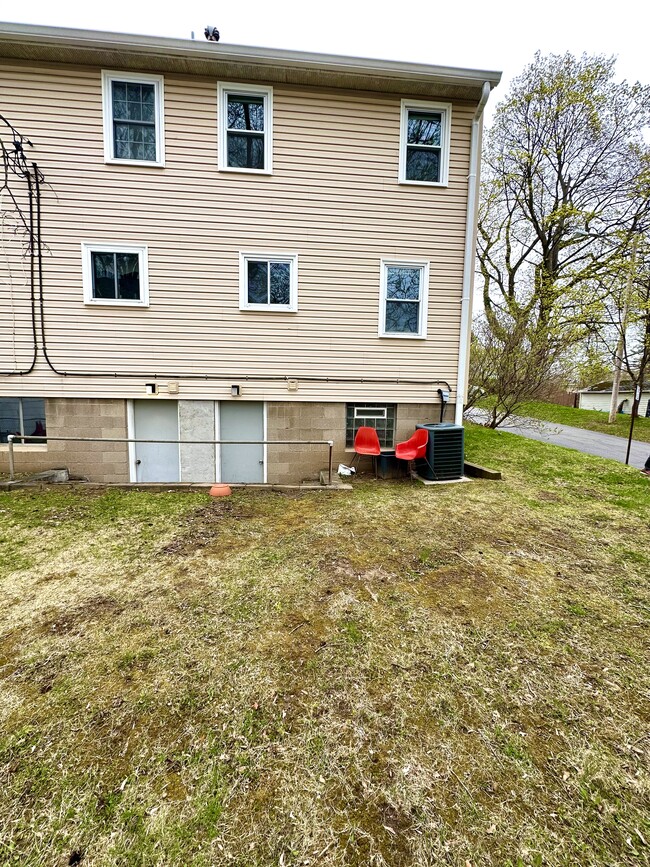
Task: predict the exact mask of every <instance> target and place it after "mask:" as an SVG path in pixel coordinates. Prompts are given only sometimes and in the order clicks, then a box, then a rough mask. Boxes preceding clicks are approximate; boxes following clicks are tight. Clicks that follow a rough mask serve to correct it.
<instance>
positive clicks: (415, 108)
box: [399, 99, 451, 187]
mask: <svg viewBox="0 0 650 867" xmlns="http://www.w3.org/2000/svg"><path fill="white" fill-rule="evenodd" d="M450 133H451V105H450V104H449V103H434V102H419V101H411V100H406V99H403V100H402V119H401V130H400V155H399V182H400V183H401V184H426V185H428V186H438V187H444V186H447V184H448V182H449V146H450Z"/></svg>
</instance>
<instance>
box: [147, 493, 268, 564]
mask: <svg viewBox="0 0 650 867" xmlns="http://www.w3.org/2000/svg"><path fill="white" fill-rule="evenodd" d="M253 517H254V512H253V511H252V510H250V509H246V507H245V506H244V505H242V504H239V503H232V502H231V501H229V500H227V501H224V500H219V501H218V502H215V503H211V504H210V505H209V506H204V507H202V508H200V509H197V510H196V511H194V512H190V513H189V514H187V515H184V516H183V518H182V519H181V530H180V532H179V533H178V534H177V536H176V537H175V538H174V539H172V541H171V542H168V543H167V544H166V545H164V546H163V547H162V548H161V549H160V552H159V553H160V554H163V555H168V556H169V555H173V556H176V557H189V556H191V555H192V554H194V553H196V551H197V550H199V549H201V548H206V547H208V546H212V545H214V544H215V542H217V541H219V539H220V537H221V536H222V534H223V533H224V527H225V526H226V525H229V524H230V522H231V521H233V522H237V521H248V520H251V519H252V518H253Z"/></svg>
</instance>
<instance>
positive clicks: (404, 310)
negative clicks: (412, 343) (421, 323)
mask: <svg viewBox="0 0 650 867" xmlns="http://www.w3.org/2000/svg"><path fill="white" fill-rule="evenodd" d="M419 312H420V305H419V304H414V303H413V302H412V301H387V302H386V329H385V330H386V331H390V332H393V333H395V334H417V333H418V319H419Z"/></svg>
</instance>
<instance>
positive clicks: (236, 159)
mask: <svg viewBox="0 0 650 867" xmlns="http://www.w3.org/2000/svg"><path fill="white" fill-rule="evenodd" d="M218 92H219V169H220V171H229V172H252V173H257V174H265V175H270V174H271V173H272V171H273V88H272V87H262V86H260V85H254V84H225V83H224V82H219V87H218Z"/></svg>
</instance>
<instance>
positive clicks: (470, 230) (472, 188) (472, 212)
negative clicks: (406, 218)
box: [454, 81, 490, 424]
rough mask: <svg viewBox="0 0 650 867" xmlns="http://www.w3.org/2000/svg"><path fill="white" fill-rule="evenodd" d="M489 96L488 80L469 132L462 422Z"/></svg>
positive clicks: (459, 396) (459, 419)
mask: <svg viewBox="0 0 650 867" xmlns="http://www.w3.org/2000/svg"><path fill="white" fill-rule="evenodd" d="M489 96H490V82H489V81H485V82H483V90H482V91H481V99H480V101H479V104H478V106H477V107H476V112H475V114H474V117H473V118H472V136H471V140H470V142H471V143H470V151H469V175H468V178H467V219H466V222H465V260H464V265H463V297H462V300H461V308H460V346H459V349H458V378H457V382H456V414H455V417H454V422H455V423H456V424H462V423H463V409H464V406H465V388H466V381H467V365H468V361H469V344H470V338H471V333H472V286H473V283H474V279H473V278H474V267H475V265H474V260H475V258H476V249H475V243H474V242H475V236H476V222H477V210H476V207H477V193H478V173H479V166H480V161H481V153H480V150H479V141H480V137H481V135H480V134H481V117H482V115H483V109H484V108H485V103H486V102H487V101H488V97H489Z"/></svg>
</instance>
